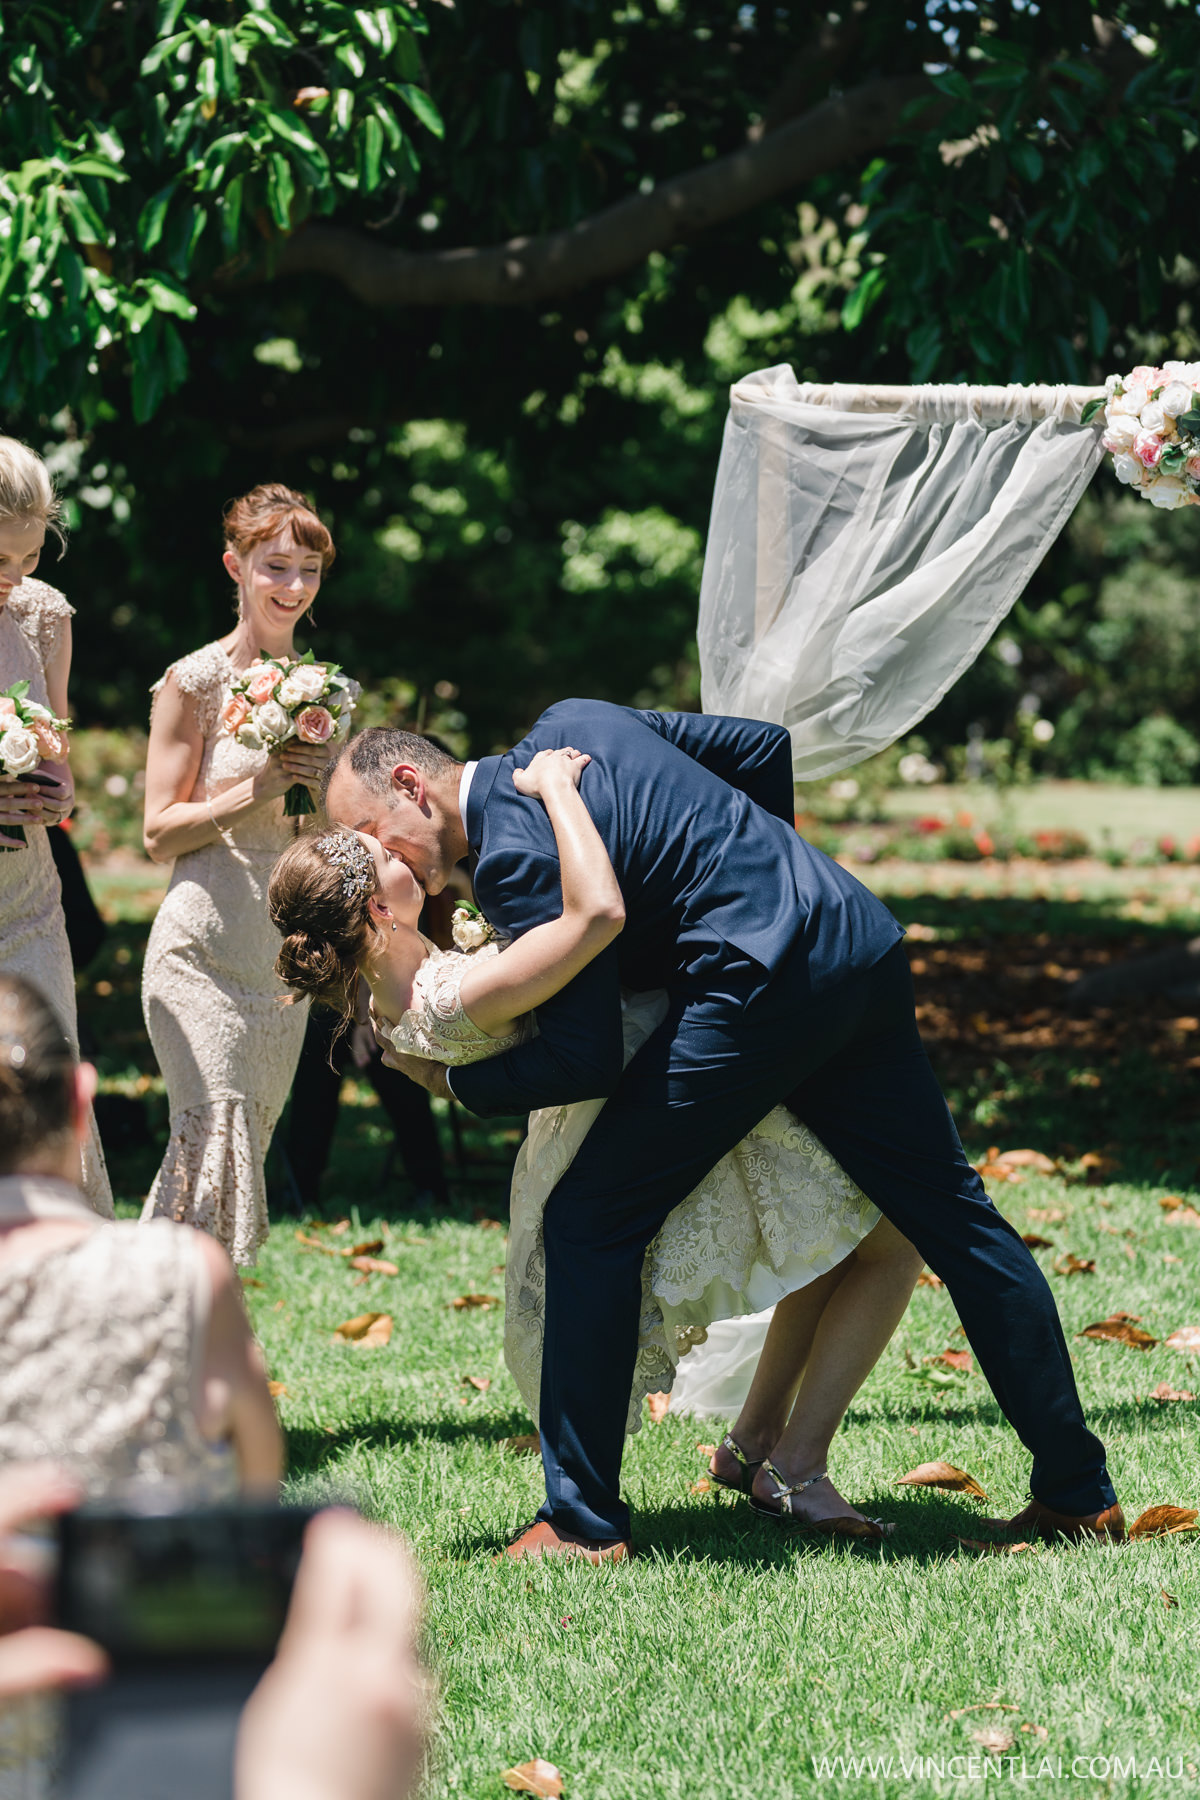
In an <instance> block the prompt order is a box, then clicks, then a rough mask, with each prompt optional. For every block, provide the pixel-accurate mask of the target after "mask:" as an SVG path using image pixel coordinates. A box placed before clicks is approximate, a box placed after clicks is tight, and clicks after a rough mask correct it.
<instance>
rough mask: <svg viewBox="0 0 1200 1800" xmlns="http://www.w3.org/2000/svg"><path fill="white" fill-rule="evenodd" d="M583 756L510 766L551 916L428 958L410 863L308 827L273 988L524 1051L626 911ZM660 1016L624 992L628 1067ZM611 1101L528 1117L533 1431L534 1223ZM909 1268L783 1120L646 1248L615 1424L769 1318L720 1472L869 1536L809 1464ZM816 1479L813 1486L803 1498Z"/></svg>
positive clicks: (810, 1138) (906, 1283)
mask: <svg viewBox="0 0 1200 1800" xmlns="http://www.w3.org/2000/svg"><path fill="white" fill-rule="evenodd" d="M587 761H588V758H587V757H585V756H581V755H580V754H579V753H578V752H576V751H574V750H560V751H543V752H541V753H540V754H539V755H538V756H537V757H535V758H534V760H533V762H532V763H531V764H530V765H529V767H528V768H527V769H523V770H521V769H518V770H516V771H514V775H513V780H514V782H515V783H516V785H517V787H518V789H519V791H520V792H522V793H523V794H527V795H530V796H536V797H537V798H539V799H540V800H541V801H542V803H543V805H544V806H545V807H546V810H547V812H548V814H549V817H550V822H551V824H552V826H553V828H554V833H555V837H556V840H557V842H558V849H559V863H560V870H561V877H562V892H563V912H562V916H561V918H559V919H555V920H551V921H549V922H547V923H545V924H543V925H539V926H537V927H535V928H534V929H533V930H531V931H529V932H527V933H525V935H524V936H522V937H521V938H519V939H517V940H516V941H515V942H514V943H511V944H509V943H507V942H506V941H505V940H503V939H500V938H498V937H497V936H496V935H495V934H494V933H493V932H492V930H491V928H490V927H489V926H487V925H486V923H485V922H484V921H481V920H479V919H469V920H465V921H460V924H459V928H458V930H457V931H456V937H457V938H458V940H459V941H460V943H462V944H463V945H464V946H465V945H468V944H474V945H475V946H476V947H474V948H472V949H470V950H466V949H463V950H458V951H443V950H439V949H437V948H436V947H435V946H434V945H433V944H431V943H430V942H429V941H428V940H427V939H425V938H423V937H422V936H421V935H420V934H419V933H418V932H417V931H416V929H415V925H416V919H417V915H418V913H419V911H420V906H421V901H422V898H423V894H422V890H421V888H420V887H419V885H418V884H417V882H416V880H415V879H414V877H413V875H412V873H411V871H410V870H409V869H408V867H407V865H406V864H405V863H403V862H401V861H400V860H399V859H398V858H395V857H393V856H392V855H391V853H390V852H389V851H388V850H387V849H385V848H384V846H383V845H381V844H380V843H379V842H378V841H377V840H376V839H375V838H372V837H369V836H368V835H367V834H365V833H354V832H352V831H348V830H344V829H342V828H334V829H327V830H324V831H317V832H312V833H308V834H306V835H305V836H304V837H302V838H301V839H299V840H298V841H297V842H296V843H295V844H293V845H291V846H290V847H289V848H288V850H286V851H285V852H284V855H283V856H282V857H281V858H280V861H279V863H278V865H277V867H276V869H275V872H274V874H273V875H272V877H271V885H270V893H269V903H270V907H271V915H272V918H273V919H274V921H275V923H276V925H277V927H278V929H279V930H280V932H281V933H282V934H283V936H284V944H283V947H282V949H281V951H280V956H279V962H278V964H277V968H278V971H279V973H280V975H281V976H282V977H283V979H284V980H285V981H287V982H289V983H290V984H291V985H292V986H294V987H296V988H298V989H300V990H301V991H303V992H307V993H309V994H312V995H313V996H314V997H315V998H317V999H319V1000H322V1001H324V1002H326V1003H328V1004H330V1005H332V1006H334V1007H335V1008H337V1009H338V1010H339V1011H341V1012H342V1013H343V1015H344V1016H346V1017H349V1015H350V1012H351V1010H352V1007H353V999H354V991H355V986H356V984H357V980H358V976H359V973H360V972H361V973H362V975H363V976H365V978H366V980H367V982H368V983H369V985H370V987H371V991H372V1002H373V1010H374V1012H375V1015H376V1017H377V1019H380V1020H386V1021H395V1023H394V1024H391V1025H389V1026H388V1027H387V1028H386V1035H387V1036H388V1038H389V1040H390V1042H391V1045H392V1048H393V1049H394V1050H395V1051H397V1052H399V1053H401V1054H407V1055H415V1056H420V1057H424V1058H426V1059H428V1060H431V1061H435V1062H441V1063H446V1064H455V1063H464V1062H473V1061H476V1060H478V1059H479V1058H481V1057H486V1056H496V1055H499V1054H501V1053H502V1052H503V1051H505V1050H507V1049H509V1048H511V1047H512V1046H513V1045H514V1044H516V1043H519V1042H521V1041H522V1040H523V1039H524V1038H525V1037H526V1036H528V1035H529V1033H530V1032H532V1031H534V1030H535V1029H536V1025H535V1023H534V1021H533V1019H532V1018H531V1016H530V1015H531V1013H532V1012H533V1011H534V1009H536V1007H537V1006H538V1005H539V1004H541V1003H543V1002H544V1001H545V1000H547V999H548V998H549V997H550V996H551V995H552V994H555V993H557V992H558V991H559V990H560V989H561V988H562V987H564V986H565V985H566V983H567V982H568V981H569V980H571V979H572V978H573V976H574V975H576V974H577V973H578V972H579V970H580V969H581V968H582V967H583V966H584V965H585V964H586V963H587V962H589V961H590V960H591V959H592V957H594V956H596V955H598V954H599V953H600V951H601V950H602V949H603V948H604V947H605V945H606V944H608V943H610V942H611V941H612V940H613V938H614V937H615V936H616V935H617V933H618V932H619V931H620V929H621V925H622V923H623V920H624V905H623V901H622V899H621V893H620V889H619V887H618V886H617V882H616V878H615V876H614V873H613V869H612V864H611V862H610V861H609V858H608V855H607V853H606V852H605V849H604V845H603V843H602V841H601V839H600V837H599V834H598V833H597V832H596V830H595V828H594V826H593V825H592V822H591V819H590V817H589V815H588V813H587V810H586V808H585V806H584V804H583V802H582V800H581V798H580V797H579V794H578V792H577V784H578V778H579V774H580V772H581V770H582V768H583V766H584V765H585V763H586V762H587ZM665 1005H666V997H665V995H664V994H661V993H651V994H640V995H629V996H627V997H626V1001H625V1006H624V1033H625V1055H626V1061H627V1062H628V1060H629V1058H630V1057H631V1056H633V1055H635V1054H636V1052H637V1050H638V1049H639V1048H640V1047H641V1045H642V1044H643V1043H644V1042H645V1041H646V1039H647V1038H648V1037H649V1036H650V1034H651V1032H652V1031H653V1030H654V1029H655V1027H656V1026H657V1025H658V1023H659V1021H660V1019H661V1018H662V1015H663V1011H664V1009H665ZM602 1105H603V1101H600V1100H596V1101H585V1102H578V1103H576V1104H573V1105H569V1106H559V1107H551V1108H547V1109H546V1110H544V1111H542V1112H537V1113H534V1114H533V1115H532V1117H531V1119H530V1121H529V1135H528V1138H527V1140H526V1142H525V1144H524V1145H523V1146H522V1148H521V1151H520V1153H519V1155H518V1157H517V1162H516V1166H515V1168H514V1171H513V1184H512V1230H511V1234H510V1239H509V1247H508V1258H507V1267H506V1307H507V1313H506V1325H505V1359H506V1361H507V1363H508V1365H509V1368H510V1370H511V1371H512V1374H513V1376H514V1378H515V1380H516V1382H517V1386H518V1388H519V1389H520V1392H521V1395H522V1398H523V1399H524V1401H525V1403H526V1405H527V1406H528V1407H529V1409H530V1411H531V1413H532V1414H533V1417H534V1418H535V1420H536V1418H537V1414H538V1402H539V1388H540V1380H541V1354H542V1334H543V1322H544V1316H545V1258H544V1252H543V1246H542V1229H541V1222H542V1214H543V1211H544V1208H545V1204H546V1201H547V1200H548V1199H549V1197H550V1194H551V1193H552V1191H553V1189H554V1187H555V1186H556V1184H557V1183H558V1181H559V1180H560V1179H561V1177H562V1175H563V1174H564V1172H565V1171H566V1169H567V1167H568V1166H569V1164H570V1162H571V1159H572V1157H573V1156H574V1155H575V1154H576V1152H577V1151H578V1149H579V1147H580V1145H581V1144H582V1142H583V1140H584V1138H585V1137H586V1135H587V1132H588V1130H589V1129H590V1127H591V1125H592V1123H593V1121H594V1120H595V1118H596V1116H597V1115H598V1113H599V1111H600V1108H601V1106H602ZM919 1269H920V1259H919V1258H918V1257H917V1256H916V1253H915V1251H914V1250H913V1249H912V1246H911V1245H910V1244H908V1243H907V1241H906V1240H905V1239H904V1238H903V1237H901V1236H900V1234H899V1233H898V1232H897V1231H896V1230H895V1228H894V1227H892V1226H891V1225H890V1224H889V1223H888V1222H887V1221H886V1220H884V1219H881V1218H880V1215H879V1213H878V1211H877V1210H876V1208H875V1207H874V1206H873V1205H872V1204H871V1203H870V1201H869V1200H868V1199H867V1198H866V1196H865V1195H864V1194H863V1193H862V1191H861V1189H859V1188H858V1187H857V1186H856V1185H855V1184H854V1183H853V1182H852V1181H851V1180H850V1178H849V1176H848V1175H846V1173H845V1172H844V1170H842V1169H841V1168H840V1167H839V1165H838V1164H837V1163H836V1162H835V1161H834V1159H833V1158H832V1157H831V1156H830V1154H829V1152H828V1151H827V1150H826V1149H825V1148H824V1146H823V1145H822V1144H821V1143H820V1142H819V1141H818V1139H817V1138H816V1137H814V1135H813V1134H812V1133H811V1132H810V1131H809V1130H808V1129H807V1128H806V1127H805V1126H804V1125H802V1124H800V1123H799V1122H798V1121H797V1120H796V1119H795V1118H794V1117H793V1116H792V1115H791V1114H790V1113H789V1112H788V1111H787V1110H786V1109H785V1108H783V1107H776V1108H775V1109H774V1110H773V1111H772V1112H771V1113H770V1114H769V1115H768V1116H767V1118H765V1119H764V1120H763V1121H762V1122H761V1124H760V1125H759V1126H758V1127H756V1129H755V1130H754V1131H753V1132H751V1133H750V1134H749V1136H748V1137H746V1138H745V1139H744V1140H743V1141H742V1143H741V1144H739V1145H738V1147H737V1149H736V1150H734V1151H733V1152H731V1154H730V1155H729V1156H727V1157H725V1158H724V1159H723V1160H722V1161H721V1162H720V1163H719V1164H718V1165H717V1167H716V1168H715V1169H713V1170H712V1171H711V1173H710V1174H709V1175H708V1176H707V1178H706V1179H705V1180H704V1181H703V1182H702V1183H701V1184H700V1186H699V1187H698V1188H697V1189H696V1190H695V1191H694V1192H693V1193H692V1194H691V1195H689V1197H688V1198H687V1200H685V1201H684V1202H683V1203H682V1204H681V1205H680V1206H678V1207H676V1208H675V1210H674V1211H673V1212H672V1213H671V1214H670V1216H669V1217H668V1219H667V1220H666V1222H665V1224H664V1225H663V1227H662V1230H661V1231H660V1232H659V1234H658V1236H657V1238H656V1239H655V1240H654V1242H653V1243H652V1244H651V1245H650V1247H649V1249H648V1250H647V1253H646V1257H645V1260H644V1264H643V1273H642V1315H641V1330H640V1341H639V1350H638V1357H637V1363H636V1368H635V1375H634V1385H633V1390H632V1393H631V1396H630V1407H629V1415H628V1422H627V1429H628V1430H630V1431H636V1430H637V1429H638V1426H639V1423H640V1419H641V1405H642V1400H643V1398H644V1396H645V1395H647V1394H649V1393H653V1392H656V1391H662V1390H664V1389H669V1388H670V1387H671V1385H672V1383H673V1381H674V1377H675V1370H676V1367H677V1365H678V1363H679V1361H680V1358H681V1357H683V1356H685V1355H686V1354H687V1352H688V1351H689V1350H690V1349H691V1348H692V1346H693V1345H695V1344H699V1343H703V1342H704V1340H705V1336H706V1333H707V1328H708V1326H709V1325H710V1324H712V1323H713V1322H714V1321H715V1320H721V1319H729V1318H734V1317H739V1316H742V1315H746V1314H752V1313H755V1312H757V1311H758V1310H760V1309H761V1308H763V1307H766V1306H769V1305H775V1317H774V1320H773V1321H772V1326H771V1330H770V1332H769V1333H768V1337H767V1343H766V1345H765V1347H764V1352H763V1355H762V1357H761V1358H760V1361H759V1367H758V1371H757V1374H756V1376H755V1380H754V1383H753V1385H752V1387H751V1391H750V1394H749V1396H748V1397H747V1399H746V1402H745V1405H744V1406H743V1407H742V1409H741V1413H740V1415H739V1418H738V1420H737V1423H736V1424H735V1426H734V1428H733V1431H732V1432H730V1433H728V1434H726V1437H725V1439H724V1441H723V1443H722V1445H721V1446H720V1447H719V1448H718V1450H717V1452H716V1454H715V1455H714V1458H713V1474H714V1476H715V1477H716V1479H717V1480H718V1481H720V1482H722V1483H723V1484H724V1485H726V1486H730V1487H735V1488H739V1489H743V1490H746V1491H749V1489H750V1483H751V1480H752V1479H753V1478H754V1474H755V1471H757V1470H758V1469H759V1466H760V1465H762V1464H764V1463H766V1464H767V1470H764V1471H763V1474H762V1476H760V1478H759V1488H756V1490H755V1496H754V1499H755V1503H756V1504H757V1505H758V1507H759V1510H761V1511H767V1512H772V1513H779V1512H780V1511H782V1512H784V1513H786V1514H788V1515H789V1516H790V1517H793V1518H796V1519H798V1520H799V1519H804V1520H807V1521H809V1522H810V1523H813V1524H815V1525H818V1526H820V1525H821V1524H822V1523H828V1524H831V1525H832V1524H835V1523H836V1525H837V1526H838V1528H839V1529H849V1530H851V1531H852V1533H853V1534H854V1535H878V1528H877V1527H876V1526H875V1525H874V1522H871V1521H867V1520H864V1519H862V1517H861V1515H860V1514H857V1513H856V1512H855V1511H854V1509H853V1508H851V1507H849V1506H848V1504H847V1502H846V1501H844V1500H842V1499H841V1497H840V1496H839V1495H838V1494H837V1491H836V1489H835V1488H834V1487H833V1485H832V1483H830V1482H828V1479H827V1477H826V1476H825V1475H824V1474H823V1473H822V1475H820V1476H814V1474H813V1471H814V1469H816V1468H820V1469H822V1471H823V1470H824V1463H825V1461H826V1459H827V1457H828V1452H829V1446H830V1442H831V1440H832V1437H833V1434H834V1432H835V1431H836V1429H837V1426H838V1424H839V1423H840V1422H841V1418H842V1416H843V1414H844V1412H845V1410H846V1407H847V1406H848V1405H849V1403H850V1400H851V1399H852V1398H853V1396H854V1394H855V1392H856V1391H857V1389H858V1387H859V1386H860V1385H861V1383H862V1381H863V1379H864V1378H865V1376H866V1375H867V1373H869V1371H870V1369H871V1368H872V1367H873V1366H874V1364H875V1362H876V1360H877V1359H878V1357H879V1355H880V1353H881V1352H882V1350H883V1348H884V1346H885V1345H886V1343H887V1342H888V1339H889V1338H890V1337H891V1334H892V1332H893V1331H894V1329H895V1327H896V1325H897V1323H898V1322H899V1319H900V1317H901V1316H902V1314H903V1312H904V1308H905V1306H906V1305H907V1303H908V1298H909V1295H910V1294H911V1292H912V1288H913V1285H914V1283H915V1281H916V1277H917V1273H918V1271H919ZM776 1302H778V1304H777V1305H776V1304H775V1303H776ZM601 1351H602V1347H601V1346H597V1353H598V1354H599V1353H601ZM768 1459H769V1461H768ZM768 1470H769V1471H770V1474H769V1475H768V1473H767V1471H768ZM818 1483H824V1486H823V1487H821V1488H820V1490H819V1491H816V1492H813V1493H804V1494H803V1497H802V1498H801V1497H800V1493H801V1489H807V1488H816V1487H817V1484H818ZM793 1484H794V1493H793ZM760 1488H761V1489H763V1490H764V1491H760ZM773 1489H774V1491H772V1490H773ZM860 1527H861V1529H860Z"/></svg>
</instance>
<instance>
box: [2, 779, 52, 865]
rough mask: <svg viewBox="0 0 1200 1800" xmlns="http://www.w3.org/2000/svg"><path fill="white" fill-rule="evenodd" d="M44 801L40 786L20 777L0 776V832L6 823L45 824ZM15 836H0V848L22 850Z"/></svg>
mask: <svg viewBox="0 0 1200 1800" xmlns="http://www.w3.org/2000/svg"><path fill="white" fill-rule="evenodd" d="M46 823H47V818H46V801H45V800H44V799H43V790H42V788H41V787H40V786H39V785H38V784H37V783H36V782H33V781H22V780H21V779H20V777H19V776H18V777H14V778H10V777H8V776H3V777H0V832H2V831H3V829H4V827H5V826H6V825H45V824H46ZM24 848H25V845H24V844H22V843H21V842H20V840H19V839H17V838H8V837H2V836H0V849H5V850H23V849H24Z"/></svg>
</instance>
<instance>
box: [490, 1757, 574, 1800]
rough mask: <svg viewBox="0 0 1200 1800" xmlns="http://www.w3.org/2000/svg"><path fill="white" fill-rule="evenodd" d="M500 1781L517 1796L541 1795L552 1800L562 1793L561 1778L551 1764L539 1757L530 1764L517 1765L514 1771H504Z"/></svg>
mask: <svg viewBox="0 0 1200 1800" xmlns="http://www.w3.org/2000/svg"><path fill="white" fill-rule="evenodd" d="M500 1779H501V1781H502V1782H503V1783H504V1785H505V1787H509V1788H513V1789H515V1791H516V1792H517V1793H518V1794H542V1795H544V1796H547V1797H549V1800H553V1796H555V1795H557V1794H561V1793H562V1776H561V1775H560V1774H559V1772H558V1770H557V1769H556V1768H555V1766H554V1764H553V1763H548V1762H545V1761H544V1760H543V1759H542V1758H541V1757H540V1756H535V1757H534V1759H533V1761H532V1762H527V1763H518V1764H517V1767H516V1768H515V1769H505V1771H504V1773H503V1775H501V1777H500Z"/></svg>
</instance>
